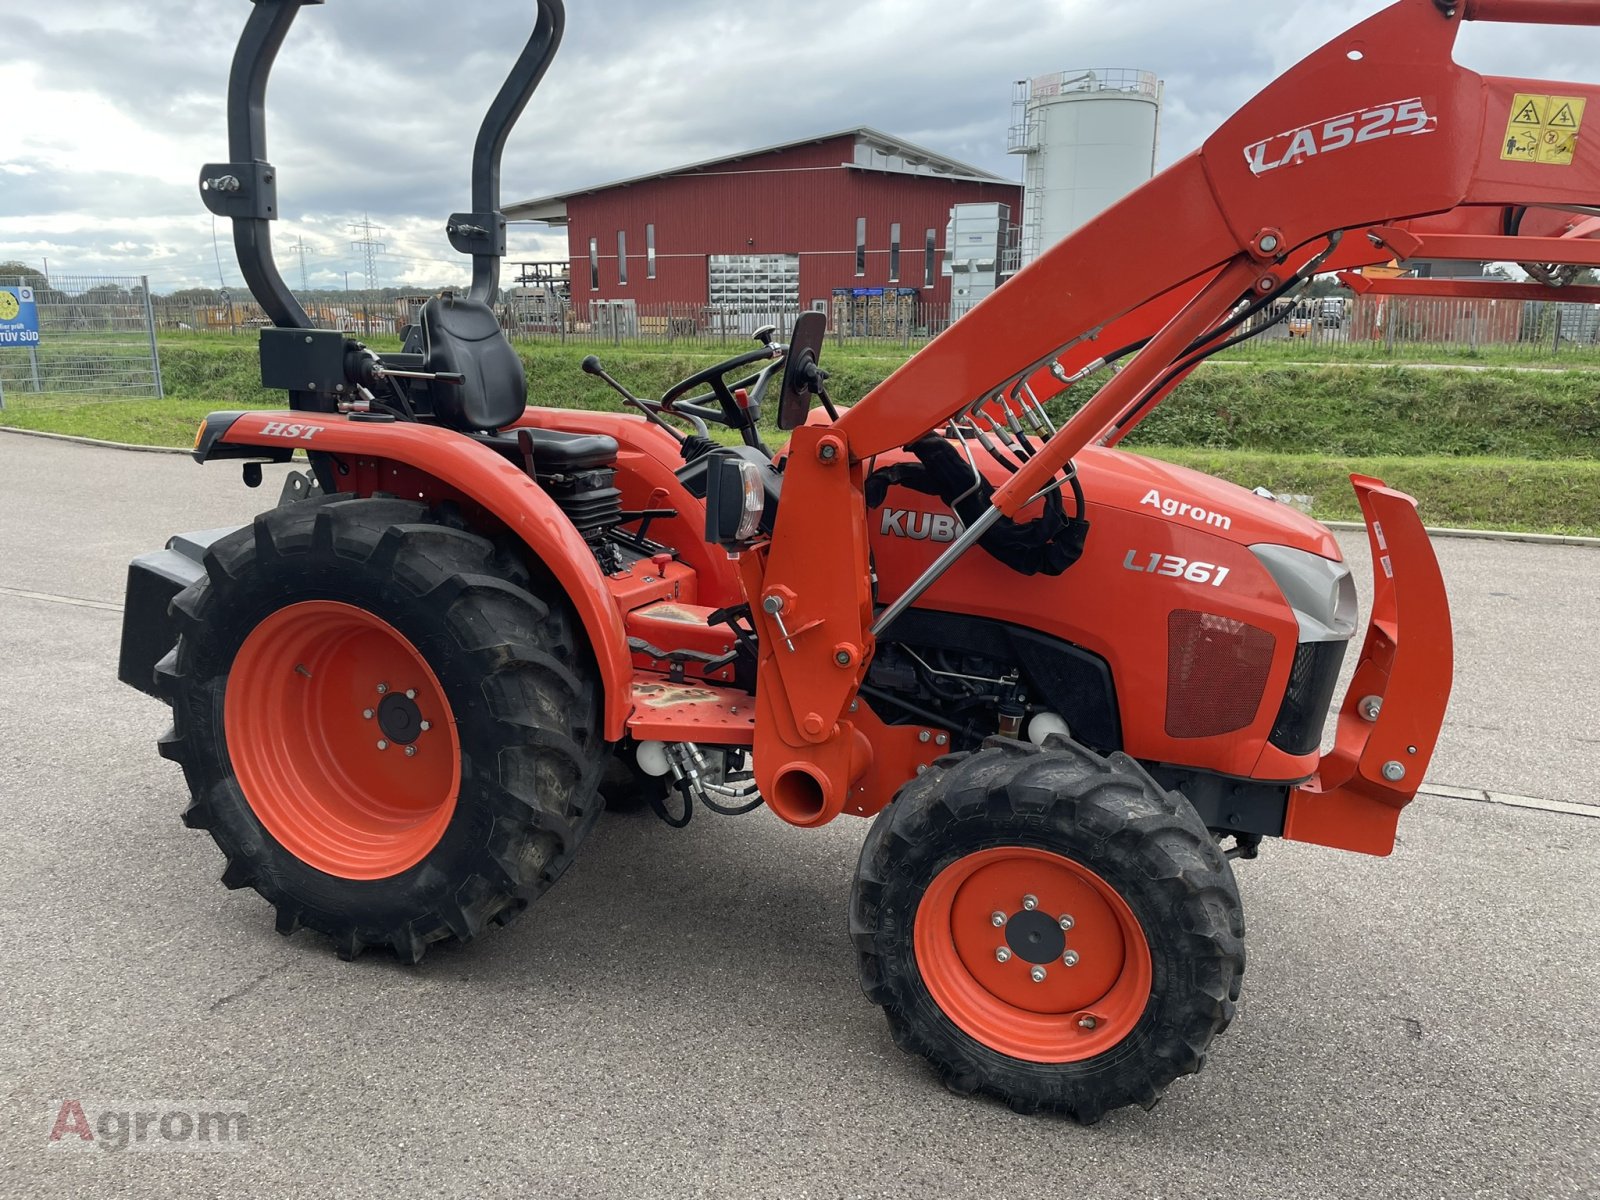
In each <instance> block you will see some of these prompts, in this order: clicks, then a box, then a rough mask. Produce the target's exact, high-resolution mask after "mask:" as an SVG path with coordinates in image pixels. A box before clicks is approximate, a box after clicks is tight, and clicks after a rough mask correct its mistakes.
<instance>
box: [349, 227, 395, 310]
mask: <svg viewBox="0 0 1600 1200" xmlns="http://www.w3.org/2000/svg"><path fill="white" fill-rule="evenodd" d="M350 232H351V233H359V234H360V235H361V236H360V237H359V238H357V239H356V240H355V241H353V242H351V243H350V248H351V249H352V250H359V251H361V257H362V261H363V262H364V264H365V265H366V268H367V298H366V301H365V302H364V303H363V304H362V305H361V324H362V328H363V331H364V332H365V333H366V334H367V335H369V336H370V335H371V333H372V314H371V313H370V312H369V311H368V307H369V306H370V304H371V303H372V300H373V299H374V298H375V297H376V296H377V294H378V255H380V254H382V253H383V252H384V251H385V250H386V249H388V247H386V246H385V245H384V244H383V243H382V242H380V241H378V237H377V235H378V234H380V233H382V232H383V230H382V229H381V228H379V227H378V226H376V225H374V224H373V223H372V222H371V221H370V220H368V219H367V217H366V216H365V215H363V216H362V218H361V220H359V221H352V222H351V223H350Z"/></svg>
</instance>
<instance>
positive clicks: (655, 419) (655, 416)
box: [580, 354, 705, 446]
mask: <svg viewBox="0 0 1600 1200" xmlns="http://www.w3.org/2000/svg"><path fill="white" fill-rule="evenodd" d="M580 365H581V366H582V367H583V373H584V374H585V375H593V376H594V377H595V378H596V379H598V380H600V382H602V383H604V384H605V385H606V386H607V387H609V388H610V389H611V390H612V391H614V392H616V393H617V395H619V396H621V397H622V401H623V403H624V404H630V405H632V406H633V407H634V408H637V409H638V410H639V411H640V412H642V413H643V414H644V415H645V419H646V420H648V421H651V422H652V423H654V424H656V425H659V426H661V428H663V429H665V430H666V431H667V432H668V433H670V434H671V435H672V436H673V437H674V438H676V439H677V442H678V444H679V445H680V446H681V445H683V443H684V442H685V441H687V440H688V435H687V434H685V433H683V432H682V431H680V430H678V429H674V428H673V427H672V426H671V425H670V424H668V423H667V422H666V421H665V420H663V419H662V418H661V415H660V414H659V413H657V412H656V411H655V410H654V409H652V408H651V407H650V406H649V405H648V404H646V403H645V402H644V401H643V400H641V399H639V397H637V396H635V395H634V394H633V393H632V392H630V391H629V390H628V389H627V388H625V387H623V386H622V385H621V384H620V383H618V382H617V381H616V380H615V379H613V378H611V376H610V375H609V374H607V372H606V369H605V368H604V367H602V366H601V365H600V359H599V358H598V357H597V356H596V355H593V354H591V355H589V356H588V357H587V358H585V359H584V360H583V362H582V363H581V364H580ZM701 432H702V433H704V432H705V430H704V429H703V428H702V430H701Z"/></svg>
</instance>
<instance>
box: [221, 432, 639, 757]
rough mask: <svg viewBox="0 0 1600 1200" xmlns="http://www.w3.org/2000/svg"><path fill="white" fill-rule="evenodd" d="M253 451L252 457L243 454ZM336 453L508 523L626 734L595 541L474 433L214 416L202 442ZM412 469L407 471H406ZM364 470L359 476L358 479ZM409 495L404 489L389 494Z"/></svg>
mask: <svg viewBox="0 0 1600 1200" xmlns="http://www.w3.org/2000/svg"><path fill="white" fill-rule="evenodd" d="M247 447H248V448H249V449H248V451H247V452H246V453H240V452H241V451H242V450H245V449H246V448H247ZM294 450H304V451H307V452H308V453H317V454H328V455H332V456H333V457H334V458H335V459H336V460H338V461H339V462H341V463H344V462H348V463H349V465H350V466H351V467H352V468H354V467H356V466H359V465H364V466H369V467H380V468H381V466H382V464H398V465H400V466H403V467H407V468H410V469H411V471H414V472H418V473H420V474H421V475H424V476H427V477H429V478H431V479H433V480H436V481H438V483H439V484H440V485H442V486H441V488H440V492H441V493H442V495H434V496H426V497H423V498H426V499H430V500H437V499H441V498H444V497H445V496H448V494H450V493H455V494H457V495H459V496H460V497H462V498H463V499H465V500H467V501H469V502H470V503H471V504H475V505H477V506H479V507H480V508H482V509H483V510H484V511H485V512H487V513H488V514H489V515H491V516H492V517H494V518H495V519H496V520H498V521H499V522H500V523H501V524H503V525H504V526H505V527H506V528H507V529H508V530H509V531H510V532H511V534H512V535H513V536H514V537H516V538H517V539H518V540H519V541H521V542H522V544H523V545H524V546H526V547H527V548H528V551H529V553H531V554H532V555H533V556H534V557H535V558H537V559H538V560H539V561H540V562H541V563H543V564H544V566H545V567H546V568H547V569H548V570H549V571H550V573H551V574H552V575H554V576H555V578H556V580H557V581H558V582H559V583H560V584H561V587H562V589H563V590H564V591H565V592H566V594H567V596H568V598H569V599H570V600H571V602H572V607H573V609H574V610H575V611H576V612H577V614H578V618H579V619H580V620H581V621H582V622H583V629H584V632H585V634H587V636H588V638H589V645H590V647H591V648H592V650H593V651H594V657H595V663H596V665H597V666H598V667H599V670H600V681H601V685H602V687H603V688H604V691H605V734H606V738H607V739H608V740H610V741H616V740H618V739H620V738H621V737H622V735H623V732H624V728H625V725H626V722H627V719H628V714H629V712H630V711H631V710H632V707H633V699H632V697H633V665H632V659H631V657H630V656H629V653H628V642H627V635H626V633H625V632H624V630H623V626H622V617H621V615H620V614H619V613H618V612H617V609H616V606H615V605H613V604H612V602H611V593H610V591H609V590H608V589H607V587H606V580H605V576H604V575H602V574H601V572H600V567H599V564H597V563H596V562H595V558H594V554H593V553H592V552H591V551H590V549H589V546H588V543H586V542H585V541H584V540H583V538H582V537H581V536H580V535H579V534H578V531H577V530H576V529H575V528H573V526H572V523H571V522H570V521H569V520H568V519H567V517H566V514H565V513H563V512H562V511H561V509H560V508H559V507H558V506H557V505H556V503H555V501H554V500H552V499H550V497H549V496H548V495H547V494H546V493H545V491H544V489H543V488H541V487H540V486H539V485H538V484H537V483H535V482H534V481H533V480H532V479H530V478H529V477H528V476H527V475H526V474H525V473H524V472H522V471H521V470H519V469H518V468H517V467H515V466H513V465H512V464H511V463H510V462H508V461H507V460H506V459H504V458H502V457H501V456H500V455H498V454H496V453H495V452H494V451H493V450H491V449H489V448H488V447H487V446H483V445H480V444H479V443H477V442H475V441H473V440H472V439H471V438H470V437H466V436H464V435H462V434H460V433H456V432H454V431H453V430H449V429H442V428H440V427H438V426H435V425H419V424H414V423H411V422H379V421H363V420H351V419H350V418H349V417H347V416H345V415H343V414H340V413H314V412H298V411H295V412H247V413H234V412H227V413H213V414H212V415H211V416H209V417H207V418H206V421H205V424H204V425H202V427H201V429H200V432H199V434H198V435H197V436H196V438H195V450H194V457H195V459H196V461H198V462H202V463H203V462H206V461H208V460H210V459H214V458H267V459H270V460H272V461H274V462H284V461H287V460H288V459H289V457H290V452H292V451H294ZM408 473H409V472H408ZM359 474H365V472H354V471H353V472H352V478H354V477H355V476H356V475H359ZM375 490H382V491H385V492H391V493H393V494H397V495H403V494H406V493H404V492H401V491H400V490H398V485H385V486H384V487H382V488H381V489H375Z"/></svg>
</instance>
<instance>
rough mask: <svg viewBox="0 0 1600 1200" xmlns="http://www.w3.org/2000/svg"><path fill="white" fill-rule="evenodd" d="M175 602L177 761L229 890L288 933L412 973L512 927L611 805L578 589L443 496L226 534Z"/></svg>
mask: <svg viewBox="0 0 1600 1200" xmlns="http://www.w3.org/2000/svg"><path fill="white" fill-rule="evenodd" d="M205 568H206V576H205V578H203V579H201V580H200V581H198V582H197V583H195V584H194V585H193V586H192V587H190V588H188V589H186V590H185V591H184V592H182V593H181V594H180V595H179V596H178V597H177V598H176V599H175V600H174V602H173V605H174V609H175V611H176V612H177V613H178V614H179V618H180V636H179V639H178V644H177V646H176V648H175V649H174V651H173V653H171V654H169V655H168V656H167V657H166V658H165V659H164V660H163V661H162V663H161V664H160V665H159V666H158V667H157V677H158V683H160V684H161V685H162V690H163V692H164V693H165V695H166V696H167V698H168V700H169V701H170V703H171V704H172V710H173V728H172V730H171V731H170V732H169V733H168V734H167V735H166V737H165V738H163V739H162V742H161V752H162V754H163V755H165V756H166V757H168V758H171V759H173V760H174V761H176V762H177V763H179V764H180V765H181V766H182V767H183V772H184V776H185V778H186V780H187V782H188V785H189V790H190V793H191V797H192V799H191V803H190V805H189V808H188V810H187V811H186V812H185V813H184V821H185V823H186V824H188V825H189V826H190V827H192V828H198V829H205V830H207V831H208V832H209V833H210V834H211V836H212V838H213V839H214V840H215V841H216V843H217V846H218V847H219V848H220V849H221V850H222V853H223V855H224V856H225V857H226V859H227V867H226V869H225V870H224V871H223V873H222V881H223V883H224V884H226V885H227V886H228V887H230V888H240V887H251V888H254V889H255V890H256V891H257V892H259V893H260V894H261V895H262V896H263V897H264V898H265V899H266V900H267V901H269V902H270V903H271V904H272V905H273V906H274V907H275V908H276V909H277V928H278V931H279V932H280V933H283V934H289V933H292V932H293V931H294V930H295V929H296V928H298V927H299V926H302V925H303V926H306V927H307V928H310V929H314V930H317V931H319V932H321V933H324V934H327V935H328V936H329V937H331V938H332V939H333V941H334V945H335V947H336V948H337V950H338V952H339V955H340V957H342V958H347V959H348V958H354V957H355V956H356V955H357V954H359V953H360V952H361V950H362V949H363V948H364V947H367V946H388V947H390V948H391V949H392V950H393V951H394V953H395V955H396V957H398V958H399V959H400V960H401V961H403V962H407V963H413V962H416V961H418V960H419V959H420V958H421V957H422V955H423V953H424V952H425V951H426V949H427V947H428V946H429V945H430V944H432V943H434V942H438V941H443V940H446V939H450V938H453V939H455V940H457V941H461V942H465V941H468V940H470V939H471V938H473V937H475V936H476V935H477V934H478V933H479V932H480V931H481V930H482V929H483V928H484V927H485V926H486V925H487V924H488V923H490V922H491V921H492V922H496V923H500V924H504V923H505V922H507V921H509V920H510V919H511V918H513V917H515V916H516V915H518V914H519V913H520V912H521V911H522V910H523V909H525V908H526V907H527V905H528V904H529V902H530V901H532V900H533V899H534V898H535V897H537V896H538V895H539V894H540V893H542V892H543V891H544V890H545V889H547V888H548V887H549V886H550V885H551V884H552V883H553V882H554V881H555V880H556V879H557V878H558V877H559V876H560V875H561V873H562V872H563V871H564V870H565V869H566V867H567V866H568V864H569V863H570V862H571V861H572V857H573V855H574V853H575V852H576V850H577V848H578V844H579V843H580V842H581V841H582V840H583V838H584V836H585V835H586V834H587V833H588V831H589V829H590V828H591V827H592V826H593V824H594V821H595V818H596V817H597V816H598V815H599V812H600V805H601V802H600V799H599V796H598V794H597V792H596V785H597V782H598V779H599V774H600V767H601V763H602V761H603V758H604V754H605V743H604V740H603V737H602V731H601V725H600V689H599V686H598V683H597V681H596V678H597V673H596V670H595V667H594V664H593V660H592V658H591V656H590V654H589V651H588V648H587V646H586V645H585V644H584V643H583V642H582V641H581V639H580V638H579V637H578V636H577V634H576V632H575V622H574V618H573V616H572V614H571V613H570V612H569V611H568V609H567V606H566V603H565V599H564V597H562V596H561V595H560V593H559V591H557V590H556V589H555V588H554V587H552V586H550V585H548V584H541V583H539V582H536V581H535V580H534V579H533V578H531V577H530V574H529V572H528V571H527V569H526V568H525V567H524V566H523V565H522V564H521V563H520V562H519V561H516V560H514V559H513V558H511V557H510V556H507V555H504V554H501V553H499V552H497V550H496V548H495V546H494V545H493V544H492V543H490V542H489V541H487V540H486V539H484V538H482V537H479V536H477V535H476V534H473V533H470V532H467V531H465V530H463V529H459V528H455V527H452V526H450V525H446V524H443V523H441V522H440V521H438V520H437V519H435V517H434V516H433V515H432V514H430V512H429V510H428V509H427V508H425V507H424V506H423V505H421V504H417V503H413V502H410V501H403V500H394V499H386V498H374V499H348V498H343V497H330V498H328V499H326V500H317V501H305V502H300V503H295V504H291V505H287V506H285V507H282V508H277V509H274V510H272V511H271V512H268V513H264V514H263V515H261V516H259V517H257V518H256V520H255V522H254V524H253V526H250V527H247V528H244V529H241V530H239V531H237V532H236V533H233V534H231V535H229V536H228V537H226V538H223V539H222V540H220V541H218V542H217V543H215V544H214V545H213V546H212V547H211V549H210V551H209V552H208V553H207V555H206V558H205Z"/></svg>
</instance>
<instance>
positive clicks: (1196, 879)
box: [850, 739, 1245, 1124]
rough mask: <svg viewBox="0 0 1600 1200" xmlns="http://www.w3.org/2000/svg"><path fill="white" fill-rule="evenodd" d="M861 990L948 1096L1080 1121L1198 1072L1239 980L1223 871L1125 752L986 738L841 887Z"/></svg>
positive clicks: (889, 820)
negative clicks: (848, 890)
mask: <svg viewBox="0 0 1600 1200" xmlns="http://www.w3.org/2000/svg"><path fill="white" fill-rule="evenodd" d="M850 919H851V934H852V937H853V940H854V942H855V944H856V948H857V950H858V951H859V954H860V965H861V979H862V987H863V989H864V990H865V991H866V993H867V995H868V997H869V998H870V999H872V1000H873V1001H874V1002H875V1003H877V1004H880V1005H882V1006H883V1008H884V1011H885V1013H886V1014H887V1016H888V1019H889V1027H890V1031H891V1032H892V1034H893V1035H894V1039H895V1042H896V1043H897V1044H898V1045H899V1046H900V1047H901V1049H903V1050H906V1051H908V1052H911V1053H915V1054H920V1055H922V1056H923V1057H924V1058H926V1059H928V1060H929V1061H930V1062H931V1063H933V1065H934V1066H935V1067H936V1068H937V1069H938V1070H939V1072H940V1074H941V1076H942V1077H943V1079H944V1081H945V1083H946V1084H947V1086H949V1087H950V1088H951V1089H952V1090H954V1091H957V1092H961V1093H971V1092H984V1093H988V1094H990V1095H993V1096H996V1097H998V1098H1000V1099H1001V1100H1004V1101H1005V1102H1006V1103H1008V1104H1009V1105H1010V1106H1011V1107H1012V1108H1014V1109H1016V1110H1018V1111H1020V1112H1053V1113H1061V1114H1065V1115H1068V1116H1071V1117H1073V1118H1075V1119H1077V1120H1078V1121H1080V1122H1082V1123H1084V1124H1089V1123H1092V1122H1094V1121H1096V1120H1098V1119H1099V1118H1100V1116H1101V1115H1102V1114H1103V1113H1105V1112H1108V1111H1110V1110H1111V1109H1114V1108H1119V1107H1122V1106H1124V1105H1129V1104H1139V1105H1142V1106H1143V1107H1145V1108H1149V1107H1151V1106H1152V1105H1154V1104H1155V1102H1156V1101H1157V1100H1158V1099H1159V1098H1160V1096H1161V1094H1162V1092H1163V1091H1164V1090H1165V1089H1166V1087H1167V1086H1168V1085H1169V1084H1170V1083H1171V1082H1172V1081H1173V1080H1174V1079H1176V1078H1178V1077H1179V1076H1181V1075H1187V1074H1190V1073H1192V1072H1194V1071H1197V1070H1199V1069H1200V1066H1201V1065H1202V1063H1203V1062H1204V1060H1205V1055H1206V1050H1207V1047H1208V1046H1209V1045H1210V1044H1211V1040H1212V1038H1214V1037H1215V1036H1216V1035H1217V1034H1218V1033H1220V1032H1222V1030H1223V1029H1224V1028H1226V1027H1227V1024H1228V1022H1229V1020H1230V1019H1231V1018H1232V1016H1233V1011H1234V1004H1235V1002H1236V1001H1237V1000H1238V997H1239V985H1240V981H1241V979H1242V978H1243V974H1244V957H1245V956H1244V916H1243V913H1242V910H1241V908H1240V903H1239V893H1238V889H1237V888H1236V886H1235V884H1234V879H1233V873H1232V871H1231V870H1230V869H1229V867H1228V863H1227V860H1226V859H1225V858H1224V857H1223V855H1222V853H1221V852H1220V851H1219V850H1218V848H1217V845H1216V843H1215V841H1214V840H1213V839H1212V837H1211V835H1210V833H1209V832H1208V831H1207V830H1206V828H1205V825H1204V824H1203V823H1202V822H1201V820H1200V818H1199V816H1198V815H1197V814H1196V813H1195V811H1194V809H1193V808H1192V807H1191V806H1190V805H1189V803H1188V802H1187V801H1186V800H1184V799H1183V798H1182V797H1181V796H1179V795H1177V794H1175V793H1171V792H1165V791H1163V790H1161V789H1160V788H1159V787H1158V786H1157V785H1156V784H1155V783H1154V782H1153V781H1152V780H1151V779H1150V778H1149V777H1148V776H1147V775H1146V774H1145V773H1144V771H1143V770H1142V769H1141V768H1139V766H1138V765H1137V764H1136V763H1134V762H1133V760H1131V759H1129V758H1126V757H1125V756H1123V755H1121V754H1114V755H1112V756H1111V757H1110V758H1102V757H1101V756H1099V755H1097V754H1094V753H1093V752H1091V751H1089V750H1086V749H1084V748H1082V747H1079V746H1076V745H1072V744H1069V743H1066V742H1065V741H1064V740H1059V739H1052V741H1051V745H1050V748H1048V749H1044V750H1041V749H1039V748H1037V747H1034V746H1030V745H1024V744H1020V743H1017V742H1014V741H1001V740H1000V739H992V740H991V741H990V743H989V744H987V745H986V746H985V747H984V748H983V749H981V750H979V751H977V752H975V753H972V754H966V755H951V756H949V757H947V758H945V759H942V760H940V761H939V762H936V763H934V764H933V766H932V767H931V768H930V769H929V770H928V771H927V772H926V773H925V774H923V775H920V776H918V777H917V778H916V779H914V780H912V781H911V782H910V783H908V784H907V785H906V786H905V787H904V788H903V789H901V791H900V794H899V795H898V796H897V797H896V798H895V801H894V803H893V804H891V805H890V806H889V807H888V808H887V809H885V810H884V811H883V812H882V813H881V814H879V816H878V818H877V820H876V822H875V823H874V824H873V827H872V830H871V832H870V834H869V835H868V837H867V840H866V844H865V845H864V846H863V848H862V852H861V862H860V867H859V869H858V872H857V875H856V881H855V886H854V889H853V891H852V894H851V909H850Z"/></svg>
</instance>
